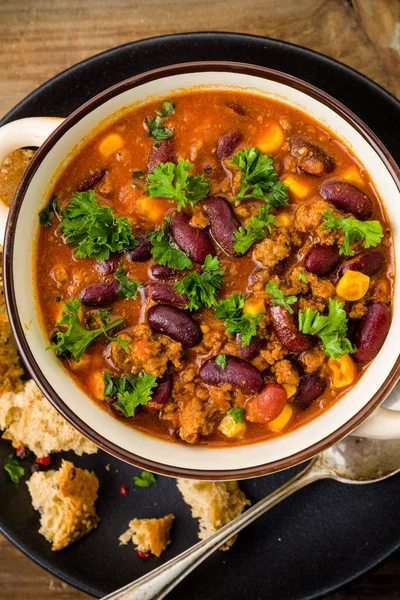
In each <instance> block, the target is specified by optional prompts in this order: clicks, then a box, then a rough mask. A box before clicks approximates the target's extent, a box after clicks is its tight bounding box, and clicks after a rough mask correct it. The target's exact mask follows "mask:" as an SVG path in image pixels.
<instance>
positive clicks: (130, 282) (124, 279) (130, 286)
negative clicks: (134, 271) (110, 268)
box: [115, 265, 143, 299]
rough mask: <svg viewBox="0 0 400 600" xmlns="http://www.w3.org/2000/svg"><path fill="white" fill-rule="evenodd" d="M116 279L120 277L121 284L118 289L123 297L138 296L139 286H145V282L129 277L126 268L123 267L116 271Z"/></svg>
mask: <svg viewBox="0 0 400 600" xmlns="http://www.w3.org/2000/svg"><path fill="white" fill-rule="evenodd" d="M115 279H118V281H119V282H120V284H121V286H120V288H119V291H118V295H119V296H120V297H121V298H129V299H130V298H136V296H137V291H138V289H139V288H141V287H143V284H142V283H140V281H135V279H129V278H128V276H127V274H126V271H125V269H123V268H122V265H121V267H120V268H119V270H118V271H117V272H116V273H115Z"/></svg>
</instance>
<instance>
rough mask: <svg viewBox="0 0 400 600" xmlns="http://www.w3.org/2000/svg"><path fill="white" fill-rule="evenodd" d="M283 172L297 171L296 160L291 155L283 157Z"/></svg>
mask: <svg viewBox="0 0 400 600" xmlns="http://www.w3.org/2000/svg"><path fill="white" fill-rule="evenodd" d="M283 170H284V171H285V173H287V172H289V173H296V171H297V165H296V159H295V157H294V156H292V155H291V154H287V155H286V156H285V158H284V159H283Z"/></svg>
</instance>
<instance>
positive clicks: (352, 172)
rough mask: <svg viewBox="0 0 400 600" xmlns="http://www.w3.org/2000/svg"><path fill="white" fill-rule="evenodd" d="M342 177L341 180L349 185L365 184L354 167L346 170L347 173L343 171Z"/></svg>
mask: <svg viewBox="0 0 400 600" xmlns="http://www.w3.org/2000/svg"><path fill="white" fill-rule="evenodd" d="M342 177H343V179H345V180H346V181H348V182H349V183H352V184H353V185H364V184H365V182H364V181H363V179H362V177H361V175H360V173H359V171H358V170H357V169H356V168H355V167H350V168H349V169H347V171H345V172H344V173H343V174H342Z"/></svg>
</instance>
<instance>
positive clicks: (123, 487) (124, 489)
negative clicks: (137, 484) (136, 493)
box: [119, 483, 128, 496]
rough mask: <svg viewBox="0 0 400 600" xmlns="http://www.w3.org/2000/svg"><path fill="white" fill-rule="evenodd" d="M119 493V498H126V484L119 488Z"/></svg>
mask: <svg viewBox="0 0 400 600" xmlns="http://www.w3.org/2000/svg"><path fill="white" fill-rule="evenodd" d="M119 493H120V494H121V496H127V495H128V486H127V485H126V483H123V484H122V485H121V487H120V488H119Z"/></svg>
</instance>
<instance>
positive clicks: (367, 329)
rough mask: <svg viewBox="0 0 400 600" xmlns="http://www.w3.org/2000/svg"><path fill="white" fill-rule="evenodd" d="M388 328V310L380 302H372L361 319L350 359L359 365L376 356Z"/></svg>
mask: <svg viewBox="0 0 400 600" xmlns="http://www.w3.org/2000/svg"><path fill="white" fill-rule="evenodd" d="M389 327H390V310H389V308H388V307H387V306H386V305H385V304H382V303H381V302H374V303H373V304H370V306H369V307H368V308H367V312H366V313H365V315H364V316H363V318H362V319H361V321H360V323H359V325H358V327H357V330H356V333H355V336H354V343H355V346H356V348H357V351H356V352H354V354H352V357H353V358H354V359H355V360H356V361H357V362H359V363H367V362H369V361H370V360H372V359H373V358H375V356H376V355H377V354H378V352H379V350H380V349H381V348H382V346H383V342H384V341H385V339H386V336H387V334H388V331H389Z"/></svg>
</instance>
